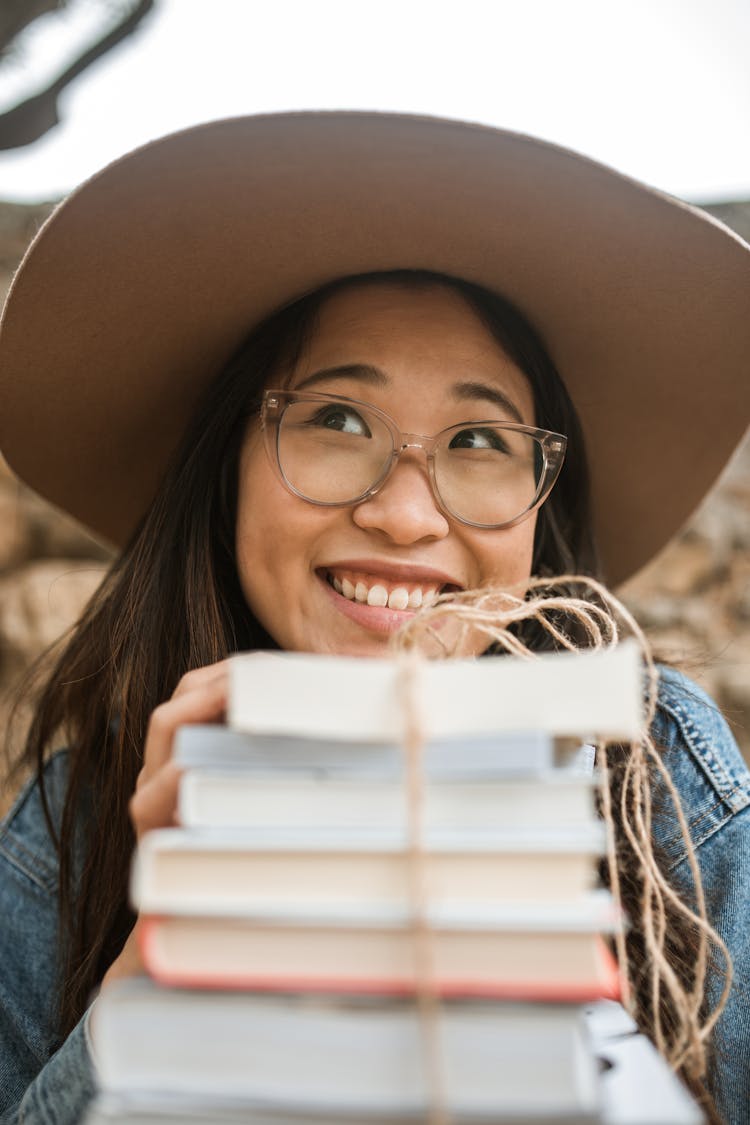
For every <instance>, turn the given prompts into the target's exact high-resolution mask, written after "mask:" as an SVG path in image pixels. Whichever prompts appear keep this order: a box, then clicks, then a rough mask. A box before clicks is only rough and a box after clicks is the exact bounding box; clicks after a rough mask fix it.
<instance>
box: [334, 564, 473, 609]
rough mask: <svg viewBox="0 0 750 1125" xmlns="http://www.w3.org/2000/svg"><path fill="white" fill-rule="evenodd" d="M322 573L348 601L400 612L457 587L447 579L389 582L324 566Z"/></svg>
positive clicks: (422, 604) (429, 601) (421, 604)
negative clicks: (438, 581)
mask: <svg viewBox="0 0 750 1125" xmlns="http://www.w3.org/2000/svg"><path fill="white" fill-rule="evenodd" d="M322 576H323V577H324V578H325V581H326V582H327V583H328V585H329V586H331V587H332V588H333V589H334V590H335V591H336V593H337V594H340V595H341V597H343V598H346V599H347V600H348V601H350V602H358V603H359V604H360V605H369V606H373V607H378V608H382V609H385V608H386V607H387V608H388V609H395V610H400V611H402V612H403V611H409V610H410V611H412V612H413V611H414V610H417V609H421V608H422V606H429V605H432V604H433V603H434V602H435V601H436V600H437V598H438V597H439V596H440V595H441V594H445V593H449V592H451V591H455V590H458V589H459V588H460V587H458V586H457V585H455V584H453V583H450V582H447V583H443V584H439V583H436V582H433V581H424V582H403V581H396V582H390V581H387V580H386V579H384V578H374V577H373V576H372V575H367V574H359V573H357V572H355V571H342V570H337V571H335V572H334V571H332V570H327V571H323V572H322Z"/></svg>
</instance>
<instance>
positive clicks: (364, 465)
mask: <svg viewBox="0 0 750 1125" xmlns="http://www.w3.org/2000/svg"><path fill="white" fill-rule="evenodd" d="M277 442H278V456H279V465H280V466H281V471H282V473H283V474H284V477H285V478H286V480H287V481H288V482H289V484H290V485H291V486H292V488H294V489H295V491H297V492H299V493H300V494H301V495H302V496H305V497H307V499H308V500H316V501H318V503H322V504H345V503H348V502H351V501H353V500H357V499H358V498H359V497H360V496H362V495H363V493H365V492H367V490H368V489H369V488H371V487H372V486H373V485H374V484H376V483H377V481H379V480H380V478H381V476H382V475H383V474H384V473H385V471H386V469H387V467H388V465H389V464H390V461H391V457H392V454H393V442H392V440H391V434H390V431H389V430H388V427H387V426H386V425H385V423H384V422H383V421H382V419H381V418H379V417H378V416H377V414H372V413H371V412H370V411H369V410H367V409H365V408H363V407H361V406H360V405H359V404H354V403H348V402H321V401H319V400H318V401H314V400H307V401H306V400H304V399H303V400H302V401H297V402H291V403H289V405H288V406H287V407H286V409H285V410H284V413H283V415H282V417H281V421H280V423H279V430H278V438H277Z"/></svg>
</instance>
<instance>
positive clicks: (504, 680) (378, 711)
mask: <svg viewBox="0 0 750 1125" xmlns="http://www.w3.org/2000/svg"><path fill="white" fill-rule="evenodd" d="M404 671H405V668H404V665H403V664H401V663H399V662H398V661H397V660H388V659H382V660H378V659H369V658H358V659H351V658H348V657H337V656H320V655H308V654H304V653H281V652H253V653H244V654H241V655H239V656H236V657H233V658H232V660H230V705H229V724H230V726H232V727H234V728H236V729H237V730H243V731H248V732H253V733H265V734H278V733H284V734H287V735H299V736H302V737H308V738H310V737H312V738H321V739H330V740H334V741H336V740H338V741H352V740H354V741H375V742H394V743H399V744H400V743H402V742H403V740H404V735H405V732H406V730H407V727H408V725H409V717H408V715H407V707H408V706H409V704H408V703H407V699H406V694H407V693H406V692H405V689H404ZM458 701H460V705H459V704H458ZM412 705H413V706H414V707H415V708H416V709H417V711H418V716H419V725H420V729H421V732H422V736H423V737H424V739H425V740H426V741H430V740H431V739H434V738H452V737H467V736H468V737H473V736H475V735H483V734H496V733H497V732H498V731H514V732H520V731H528V730H543V731H547V732H548V733H551V734H553V735H558V736H560V735H570V736H581V737H588V736H590V735H601V736H606V737H611V738H620V739H628V738H634V737H636V736H637V734H638V732H639V730H640V728H641V725H642V721H643V699H642V680H641V664H640V656H639V652H638V647H637V645H636V643H635V642H634V641H631V640H627V641H623V642H622V643H621V644H619V645H618V646H617V647H616V648H613V649H608V650H603V651H582V652H564V653H545V654H542V655H541V656H539V657H537V658H535V659H531V660H521V659H514V658H509V657H507V656H483V657H481V658H479V659H475V660H438V661H423V662H421V663H420V664H419V666H418V667H417V668H416V669H415V671H414V697H413V700H412Z"/></svg>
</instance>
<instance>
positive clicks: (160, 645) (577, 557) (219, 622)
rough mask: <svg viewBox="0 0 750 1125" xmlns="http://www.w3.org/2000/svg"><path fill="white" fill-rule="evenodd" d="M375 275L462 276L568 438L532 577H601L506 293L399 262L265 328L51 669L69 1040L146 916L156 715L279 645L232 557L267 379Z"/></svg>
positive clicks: (39, 731)
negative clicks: (132, 810)
mask: <svg viewBox="0 0 750 1125" xmlns="http://www.w3.org/2000/svg"><path fill="white" fill-rule="evenodd" d="M375 282H380V283H388V284H391V285H402V286H404V287H405V288H409V289H415V288H423V287H428V286H434V285H441V286H448V287H450V288H451V289H452V290H454V291H456V292H457V293H458V294H460V295H461V296H462V297H463V299H464V300H465V301H466V303H467V305H468V306H469V307H470V308H471V309H472V310H474V312H475V313H476V314H477V315H478V316H479V317H480V319H481V320H482V322H483V324H484V325H485V326H486V327H487V329H488V331H489V332H490V333H491V334H492V336H493V337H494V338H495V339H496V340H497V342H498V343H499V344H500V346H501V347H502V348H503V349H504V351H505V352H506V353H507V355H508V356H509V357H510V358H511V359H512V360H513V361H514V362H515V363H516V364H517V366H518V367H519V368H520V369H521V371H522V372H523V373H524V374H525V376H526V378H527V379H528V381H529V384H530V386H531V390H532V393H533V397H534V403H535V412H536V424H537V425H539V426H542V427H544V428H547V429H551V430H555V431H557V432H561V433H565V434H566V435H567V437H568V454H567V457H566V460H565V463H564V465H563V468H562V471H561V474H560V477H559V480H558V482H557V484H556V487H555V489H554V490H553V492H552V494H551V496H550V498H549V499H548V500H547V503H546V504H545V505H544V506H543V507H542V509H541V510H540V512H539V513H538V517H537V526H536V533H535V544H534V556H533V570H534V573H535V574H539V575H555V574H561V573H571V572H573V573H582V574H588V575H592V576H596V574H597V569H598V567H597V559H596V553H595V545H594V541H593V535H592V520H591V513H590V506H589V478H588V469H587V465H586V456H585V450H584V443H583V439H582V435H581V428H580V425H579V422H578V418H577V416H576V412H575V409H574V407H573V404H572V402H571V401H570V398H569V396H568V393H567V391H566V389H565V386H564V384H563V382H562V379H561V378H560V376H559V374H558V372H557V371H556V369H555V366H554V364H553V362H552V360H551V359H550V357H549V355H548V354H547V351H546V349H545V347H544V345H543V344H542V342H541V340H540V338H539V336H538V334H537V333H536V332H535V330H534V328H533V327H532V326H531V325H530V324H529V322H528V321H527V320H526V318H525V317H524V316H523V315H522V314H521V312H520V311H519V310H518V309H516V308H515V307H514V306H513V305H512V304H511V303H510V302H509V301H507V300H505V299H504V298H503V297H501V296H498V295H497V294H494V293H490V292H488V291H487V290H485V289H483V288H481V287H479V286H477V285H474V284H472V283H470V282H467V281H462V280H459V279H454V278H447V277H444V276H442V275H439V274H434V273H430V272H427V271H421V270H415V271H412V270H398V271H392V272H389V273H379V274H368V275H358V276H357V277H354V278H345V279H342V280H338V281H334V282H332V283H331V284H329V285H326V286H324V287H323V288H321V289H318V290H316V291H315V292H314V293H312V294H308V295H306V296H303V297H302V298H301V299H299V300H297V301H295V302H294V303H293V304H290V305H288V306H286V307H285V308H283V309H281V310H279V311H278V312H276V313H274V314H273V315H272V316H271V317H269V318H268V319H267V320H265V321H264V322H263V323H262V324H261V325H259V326H258V327H256V328H254V329H253V331H252V332H251V333H250V335H249V336H248V338H247V339H246V341H245V342H244V343H243V344H242V346H241V347H240V348H239V349H238V351H237V352H236V354H235V355H234V357H233V358H232V359H231V360H230V362H229V363H228V364H227V365H226V367H225V368H224V370H223V371H222V373H221V374H220V375H219V377H218V378H217V379H216V380H215V381H214V382H213V383H212V384H211V385H210V387H209V388H208V390H207V392H206V394H205V396H204V399H203V401H202V403H201V404H200V407H199V409H198V410H197V411H196V413H195V415H194V418H193V421H192V424H191V425H190V427H189V428H188V431H187V433H186V434H185V436H184V439H183V441H182V443H181V445H180V448H179V449H178V450H177V452H176V454H175V455H174V457H173V459H172V461H171V464H170V466H169V469H168V470H167V472H166V474H165V476H164V479H163V481H162V483H161V486H160V488H159V491H158V494H157V495H156V497H155V498H154V500H153V502H152V504H151V506H150V508H149V510H148V511H147V513H146V514H145V516H144V517H143V519H142V521H141V523H140V525H139V527H138V528H137V529H136V531H135V532H134V534H133V536H132V538H131V540H130V542H129V543H128V544H127V546H126V548H125V549H124V551H123V552H122V554H121V555H120V557H119V558H118V559H117V560H116V561H115V563H114V565H113V566H112V568H111V570H110V572H109V573H108V575H107V577H106V578H105V580H104V582H103V583H102V585H101V587H100V588H99V590H98V591H97V593H96V594H95V595H94V597H93V598H92V600H91V602H90V603H89V605H88V607H87V609H86V610H85V612H84V614H83V615H82V617H81V619H80V621H79V622H78V624H77V625H76V626H75V628H74V629H73V631H72V633H71V635H70V637H69V639H68V640H67V642H66V643H65V645H64V647H63V649H62V651H61V652H60V654H59V655H58V656H57V659H56V660H55V664H54V667H53V668H52V670H51V672H49V673H48V674H47V675H46V680H45V683H44V687H43V690H42V691H41V693H40V695H39V698H38V702H37V706H36V710H35V715H34V719H33V722H32V725H31V728H30V730H29V733H28V738H27V741H26V744H25V748H24V751H23V761H24V762H25V763H26V764H27V765H34V766H35V767H36V769H37V771H38V774H39V776H40V779H41V780H42V786H43V774H42V769H43V764H44V759H45V754H46V752H47V750H48V749H49V747H50V745H51V744H52V742H53V740H54V739H55V738H56V737H60V734H61V732H62V736H63V737H64V739H65V742H66V744H67V746H68V747H69V777H68V789H67V796H66V801H65V805H64V809H63V813H62V819H61V822H60V824H59V825H53V824H52V822H51V817H50V816H49V814H48V820H49V822H50V831H51V832H52V833H53V836H54V837H55V839H56V844H57V847H58V852H59V860H60V875H59V902H60V932H61V941H62V948H63V950H64V961H63V970H62V981H61V991H60V1007H59V1026H58V1032H59V1036H60V1039H61V1040H62V1039H63V1038H64V1037H65V1036H66V1035H67V1034H68V1033H69V1031H70V1030H71V1029H72V1027H73V1026H74V1025H75V1023H76V1022H77V1020H78V1019H79V1018H80V1016H81V1014H82V1012H83V1011H84V1009H85V1007H86V1005H87V1003H88V1001H89V997H90V995H91V992H92V990H93V989H94V988H95V986H96V985H97V984H98V982H99V981H100V980H101V977H102V976H103V974H104V972H105V971H106V969H107V968H108V966H109V965H110V964H111V962H112V961H113V960H114V958H115V957H116V956H117V954H118V953H119V951H120V949H121V948H122V945H123V943H124V941H125V939H126V937H127V935H128V933H129V931H130V929H131V927H132V924H133V920H134V916H133V914H132V911H131V910H130V908H129V905H128V899H127V883H128V872H129V866H130V858H131V853H132V849H133V843H134V841H133V834H132V829H131V826H130V822H129V819H128V801H129V798H130V796H131V794H132V792H133V790H134V787H135V782H136V777H137V774H138V771H139V769H140V766H141V761H142V752H143V746H144V742H145V737H146V727H147V723H148V719H149V716H150V715H151V712H152V711H153V710H154V708H155V707H156V706H157V705H158V704H159V703H161V702H163V701H164V700H165V699H167V698H169V697H170V695H171V694H172V692H173V691H174V688H175V687H176V685H177V683H178V681H179V680H180V678H181V677H182V676H183V675H184V674H185V673H186V672H187V671H189V670H190V669H192V668H196V667H200V666H202V665H205V664H209V663H212V662H214V661H217V660H220V659H222V658H223V657H225V656H226V655H228V654H229V653H231V652H235V651H238V650H242V649H250V648H273V647H276V645H275V642H274V641H273V639H272V638H271V637H269V636H268V635H267V634H266V633H265V632H264V630H263V629H262V627H261V626H260V624H259V622H258V621H257V619H256V618H255V616H254V614H253V613H252V610H251V609H250V608H249V607H248V605H247V603H246V601H245V599H244V597H243V594H242V591H241V589H240V585H239V580H238V576H237V570H236V565H235V517H236V505H237V472H238V461H239V455H240V450H241V447H242V443H243V439H244V436H245V434H246V432H247V428H248V425H249V424H251V423H252V420H253V418H254V417H256V416H257V412H258V408H259V405H260V400H261V395H262V392H263V389H264V388H265V387H266V386H267V385H268V382H269V380H270V379H271V378H281V379H283V378H284V376H285V375H286V374H287V373H289V372H290V371H291V369H292V368H293V366H294V364H295V362H296V361H297V359H298V358H299V356H300V355H301V354H302V352H303V350H304V348H305V345H306V343H307V341H308V340H309V339H310V337H311V335H312V334H313V333H314V331H315V328H316V324H317V318H318V314H319V312H320V310H321V308H322V306H323V304H324V303H325V302H326V300H328V298H330V297H331V296H332V295H333V294H334V293H336V292H337V291H339V290H340V289H342V288H344V287H351V286H364V285H370V284H373V283H375ZM526 640H527V643H528V638H526ZM42 794H43V799H44V790H43V788H42Z"/></svg>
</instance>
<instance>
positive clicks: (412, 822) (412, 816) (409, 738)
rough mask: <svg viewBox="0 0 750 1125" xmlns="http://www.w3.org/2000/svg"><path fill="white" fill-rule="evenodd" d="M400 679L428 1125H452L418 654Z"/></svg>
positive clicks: (405, 659) (406, 659) (402, 664)
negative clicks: (428, 847)
mask: <svg viewBox="0 0 750 1125" xmlns="http://www.w3.org/2000/svg"><path fill="white" fill-rule="evenodd" d="M397 675H398V683H399V687H400V692H401V705H402V712H403V716H404V751H405V763H404V764H405V770H406V809H407V816H406V825H407V841H406V845H407V865H406V866H407V878H408V880H409V903H410V910H409V924H410V927H411V938H412V948H413V951H414V982H415V994H416V1008H417V1019H418V1023H419V1039H420V1045H421V1048H422V1063H423V1070H424V1075H425V1096H426V1100H427V1122H428V1125H450V1117H449V1113H448V1104H447V1098H446V1089H445V1067H444V1063H443V1053H442V1046H441V1042H440V997H439V993H438V988H437V980H436V973H435V956H434V954H435V951H434V945H433V941H432V923H431V919H430V914H429V907H430V902H429V887H428V881H427V879H428V877H427V857H426V854H425V840H424V784H425V778H424V729H425V728H424V722H423V721H422V714H421V709H420V694H419V658H418V656H417V653H416V651H411V652H404V653H402V654H401V656H400V660H399V667H398V670H397Z"/></svg>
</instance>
